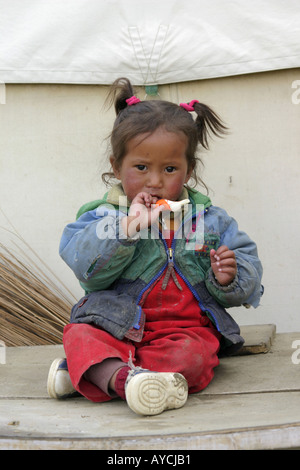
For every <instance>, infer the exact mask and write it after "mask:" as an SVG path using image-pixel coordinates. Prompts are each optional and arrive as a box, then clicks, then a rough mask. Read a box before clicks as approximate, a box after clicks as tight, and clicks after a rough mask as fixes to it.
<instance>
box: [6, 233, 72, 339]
mask: <svg viewBox="0 0 300 470" xmlns="http://www.w3.org/2000/svg"><path fill="white" fill-rule="evenodd" d="M21 241H22V242H23V243H24V244H25V245H26V252H24V250H21V249H20V248H19V250H20V251H21V253H22V254H23V257H25V258H27V261H22V260H21V258H20V257H19V256H17V255H15V254H14V253H13V252H12V251H11V250H9V249H8V248H7V247H5V246H4V245H3V244H1V243H0V340H2V341H4V343H5V345H6V346H32V345H50V344H60V343H61V342H62V333H63V328H64V326H65V325H66V324H67V323H68V322H69V319H70V312H71V308H72V305H73V304H74V303H75V302H76V300H75V299H74V298H73V296H72V294H71V293H70V292H69V291H68V289H67V288H66V287H65V286H64V285H63V284H62V283H60V287H58V286H57V285H56V284H55V283H54V281H53V280H52V279H51V276H50V275H52V277H53V273H52V272H51V270H50V269H49V268H48V267H47V266H46V265H45V263H44V262H43V261H42V260H41V259H40V258H39V257H38V256H37V255H36V253H34V252H33V250H32V249H31V248H30V246H29V245H28V244H27V243H26V242H25V241H24V240H23V239H21ZM28 251H31V252H32V253H34V254H35V256H36V257H37V258H38V264H37V263H36V262H34V261H33V259H32V257H30V256H29V255H28ZM46 271H48V273H49V274H47V273H46Z"/></svg>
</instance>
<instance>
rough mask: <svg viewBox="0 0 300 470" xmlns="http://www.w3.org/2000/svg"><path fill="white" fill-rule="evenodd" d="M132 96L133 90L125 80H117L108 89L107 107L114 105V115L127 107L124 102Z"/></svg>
mask: <svg viewBox="0 0 300 470" xmlns="http://www.w3.org/2000/svg"><path fill="white" fill-rule="evenodd" d="M133 95H134V89H133V87H132V85H131V83H130V81H129V80H128V79H127V78H118V79H117V80H115V81H114V82H113V84H112V85H111V87H110V91H109V94H108V96H107V99H106V103H108V105H109V107H110V106H112V105H114V108H115V111H116V115H118V114H119V113H120V112H121V111H123V109H125V108H126V107H127V103H126V100H127V99H129V98H131V97H132V96H133Z"/></svg>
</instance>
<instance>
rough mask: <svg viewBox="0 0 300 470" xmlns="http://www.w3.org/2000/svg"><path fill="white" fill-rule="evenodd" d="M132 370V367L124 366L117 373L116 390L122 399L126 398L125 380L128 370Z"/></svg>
mask: <svg viewBox="0 0 300 470" xmlns="http://www.w3.org/2000/svg"><path fill="white" fill-rule="evenodd" d="M129 371H130V367H122V368H121V369H120V370H119V372H118V373H117V377H116V381H115V391H116V393H117V395H119V397H121V398H122V400H126V396H125V382H126V379H127V376H128V372H129Z"/></svg>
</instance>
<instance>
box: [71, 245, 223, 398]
mask: <svg viewBox="0 0 300 470" xmlns="http://www.w3.org/2000/svg"><path fill="white" fill-rule="evenodd" d="M171 241H172V240H171V239H170V240H168V243H169V245H170V243H171ZM166 276H167V277H166ZM166 281H167V282H166ZM166 284H167V288H166V286H165V285H166ZM142 308H143V311H144V313H145V315H146V323H145V329H144V334H143V339H142V341H141V342H134V341H131V340H128V339H123V340H118V339H116V338H115V337H113V336H112V335H111V334H109V333H107V332H106V331H104V330H102V329H100V328H98V327H96V326H94V325H90V324H84V323H80V324H78V323H76V324H75V323H74V324H70V325H67V326H66V327H65V329H64V336H63V342H64V348H65V352H66V357H67V363H68V369H69V374H70V378H71V381H72V383H73V386H74V388H75V389H76V390H77V391H79V392H80V393H81V394H82V395H84V396H85V397H86V398H88V399H89V400H91V401H94V402H103V401H108V400H111V398H112V395H111V394H108V390H107V387H104V388H106V391H104V390H102V389H100V388H98V387H97V386H96V385H94V384H93V383H92V382H90V381H88V380H86V377H85V373H86V372H87V371H88V369H89V368H90V367H91V366H93V365H95V364H101V363H103V361H105V360H106V359H109V358H114V359H119V360H120V361H122V362H123V363H128V361H129V358H130V356H131V358H132V361H133V364H134V365H135V366H140V367H143V368H144V369H149V370H152V371H156V372H179V373H180V374H182V375H183V376H184V377H185V379H186V380H187V382H188V387H189V393H195V392H199V391H200V390H203V389H204V388H205V387H206V386H207V385H208V384H209V383H210V381H211V380H212V378H213V375H214V372H213V369H214V368H215V367H216V366H217V365H218V364H219V359H218V355H217V354H218V351H219V346H220V338H221V335H220V334H219V333H218V331H217V330H216V329H215V328H214V326H213V324H212V323H211V322H210V320H209V319H208V317H207V316H206V315H205V314H203V312H201V309H200V307H199V305H198V302H197V300H196V299H195V297H194V295H193V294H192V292H191V291H190V289H189V288H188V287H187V285H186V284H185V282H184V281H183V280H182V279H181V278H180V277H178V278H176V279H174V276H168V274H167V271H166V272H164V273H163V274H162V275H161V277H160V279H158V280H157V282H156V283H155V285H154V286H152V288H151V291H150V293H148V294H147V297H146V298H145V300H143V305H142ZM122 362H120V364H121V365H122ZM109 378H110V377H108V379H109Z"/></svg>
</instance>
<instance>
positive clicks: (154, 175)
mask: <svg viewBox="0 0 300 470" xmlns="http://www.w3.org/2000/svg"><path fill="white" fill-rule="evenodd" d="M162 185H163V183H162V175H161V173H160V172H159V171H151V172H149V173H148V179H147V187H148V188H153V189H157V188H161V187H162Z"/></svg>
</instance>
